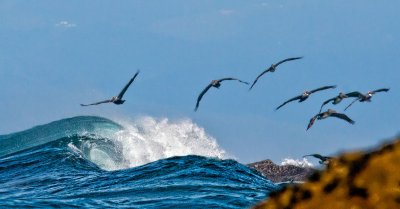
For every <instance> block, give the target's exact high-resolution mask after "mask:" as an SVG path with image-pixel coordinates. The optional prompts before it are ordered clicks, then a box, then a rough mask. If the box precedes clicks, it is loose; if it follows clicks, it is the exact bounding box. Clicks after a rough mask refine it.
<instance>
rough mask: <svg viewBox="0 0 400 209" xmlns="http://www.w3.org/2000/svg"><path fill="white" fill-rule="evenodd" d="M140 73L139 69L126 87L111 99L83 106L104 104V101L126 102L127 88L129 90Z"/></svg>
mask: <svg viewBox="0 0 400 209" xmlns="http://www.w3.org/2000/svg"><path fill="white" fill-rule="evenodd" d="M138 74H139V71H137V72H136V74H135V75H134V76H133V77H132V78H131V80H129V82H128V83H127V84H126V85H125V87H124V88H123V89H122V90H121V92H120V93H119V94H118V96H114V97H112V98H111V99H108V100H104V101H101V102H96V103H92V104H81V106H90V105H98V104H103V103H110V102H112V103H114V104H116V105H120V104H123V103H124V102H125V100H123V99H122V97H123V96H124V94H125V92H126V90H128V88H129V86H130V85H131V83H132V82H133V81H134V80H135V78H136V76H137V75H138Z"/></svg>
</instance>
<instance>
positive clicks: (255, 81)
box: [249, 67, 271, 90]
mask: <svg viewBox="0 0 400 209" xmlns="http://www.w3.org/2000/svg"><path fill="white" fill-rule="evenodd" d="M269 71H271V67H269V68H268V69H266V70H264V71H263V72H262V73H260V75H258V76H257V78H256V79H255V80H254V81H253V84H251V86H250V89H249V90H251V89H252V88H253V86H254V85H255V84H256V83H257V81H258V79H259V78H260V77H261V76H263V75H264V74H265V73H268V72H269Z"/></svg>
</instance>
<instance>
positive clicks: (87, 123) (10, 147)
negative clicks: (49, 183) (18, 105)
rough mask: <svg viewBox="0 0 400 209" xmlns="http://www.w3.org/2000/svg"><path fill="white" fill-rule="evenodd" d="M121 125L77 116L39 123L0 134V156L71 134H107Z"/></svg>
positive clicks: (103, 119) (97, 118) (105, 120)
mask: <svg viewBox="0 0 400 209" xmlns="http://www.w3.org/2000/svg"><path fill="white" fill-rule="evenodd" d="M121 128H122V127H121V126H120V125H119V124H117V123H115V122H113V121H111V120H109V119H106V118H101V117H95V116H78V117H73V118H67V119H62V120H58V121H54V122H51V123H48V124H46V125H40V126H36V127H33V128H31V129H28V130H25V131H21V132H17V133H12V134H8V135H1V136H0V157H2V156H5V155H9V154H12V153H15V152H19V151H21V150H25V149H29V148H32V147H35V146H39V145H42V144H45V143H49V142H52V141H55V140H58V139H61V138H64V137H68V136H72V135H80V134H82V133H85V134H97V133H99V132H101V133H104V134H107V133H113V132H116V131H118V130H120V129H121Z"/></svg>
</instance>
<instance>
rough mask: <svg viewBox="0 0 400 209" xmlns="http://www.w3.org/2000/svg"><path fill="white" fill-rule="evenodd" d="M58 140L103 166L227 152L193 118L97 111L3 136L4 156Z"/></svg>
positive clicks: (0, 153)
mask: <svg viewBox="0 0 400 209" xmlns="http://www.w3.org/2000/svg"><path fill="white" fill-rule="evenodd" d="M120 124H122V125H120ZM55 141H62V142H65V143H67V146H68V147H69V149H70V150H71V151H73V152H75V153H76V154H78V155H81V156H82V157H83V158H84V159H86V160H88V161H91V162H92V163H94V164H96V165H97V166H98V167H100V168H102V169H104V170H118V169H126V168H131V167H135V166H140V165H143V164H146V163H149V162H153V161H156V160H160V159H164V158H169V157H173V156H185V155H202V156H208V157H217V158H224V157H225V151H224V150H222V149H221V148H219V145H218V144H217V142H216V140H215V139H214V138H213V137H211V136H209V135H208V134H207V133H206V132H205V131H204V129H203V128H201V127H199V126H198V125H196V124H195V123H193V122H192V121H191V120H189V119H182V120H177V121H170V120H168V119H166V118H163V119H156V118H152V117H142V118H138V119H135V120H133V121H120V122H119V123H116V122H113V121H111V120H109V119H106V118H101V117H93V116H79V117H74V118H68V119H63V120H59V121H55V122H52V123H49V124H46V125H41V126H37V127H34V128H32V129H29V130H26V131H22V132H18V133H14V134H9V135H3V136H0V157H2V156H6V155H11V154H13V153H17V152H20V151H22V150H26V149H29V148H33V147H36V146H39V145H43V144H46V143H50V142H55ZM65 143H64V144H62V145H60V146H65Z"/></svg>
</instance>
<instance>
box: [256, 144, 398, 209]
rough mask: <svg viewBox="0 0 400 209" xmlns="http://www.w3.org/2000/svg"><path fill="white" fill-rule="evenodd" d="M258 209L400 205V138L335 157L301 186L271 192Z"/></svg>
mask: <svg viewBox="0 0 400 209" xmlns="http://www.w3.org/2000/svg"><path fill="white" fill-rule="evenodd" d="M254 208H256V209H261V208H271V209H278V208H287V209H289V208H293V209H296V208H299V209H300V208H301V209H303V208H304V209H305V208H327V209H335V208H340V209H342V208H349V209H369V208H379V209H386V208H387V209H395V208H400V139H397V140H395V141H394V142H393V143H391V144H387V145H384V146H382V147H381V148H380V149H378V150H374V151H370V152H365V153H363V152H352V153H348V154H344V155H342V156H340V157H339V158H338V159H336V160H333V161H332V162H331V163H330V164H329V165H328V167H327V169H326V170H325V171H320V172H316V173H314V174H313V175H311V176H310V178H309V180H308V181H307V182H306V183H304V184H301V185H293V186H289V187H286V188H284V189H283V190H281V191H279V192H276V193H272V194H270V197H269V199H268V200H267V201H265V202H262V203H260V204H258V205H256V206H255V207H254Z"/></svg>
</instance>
